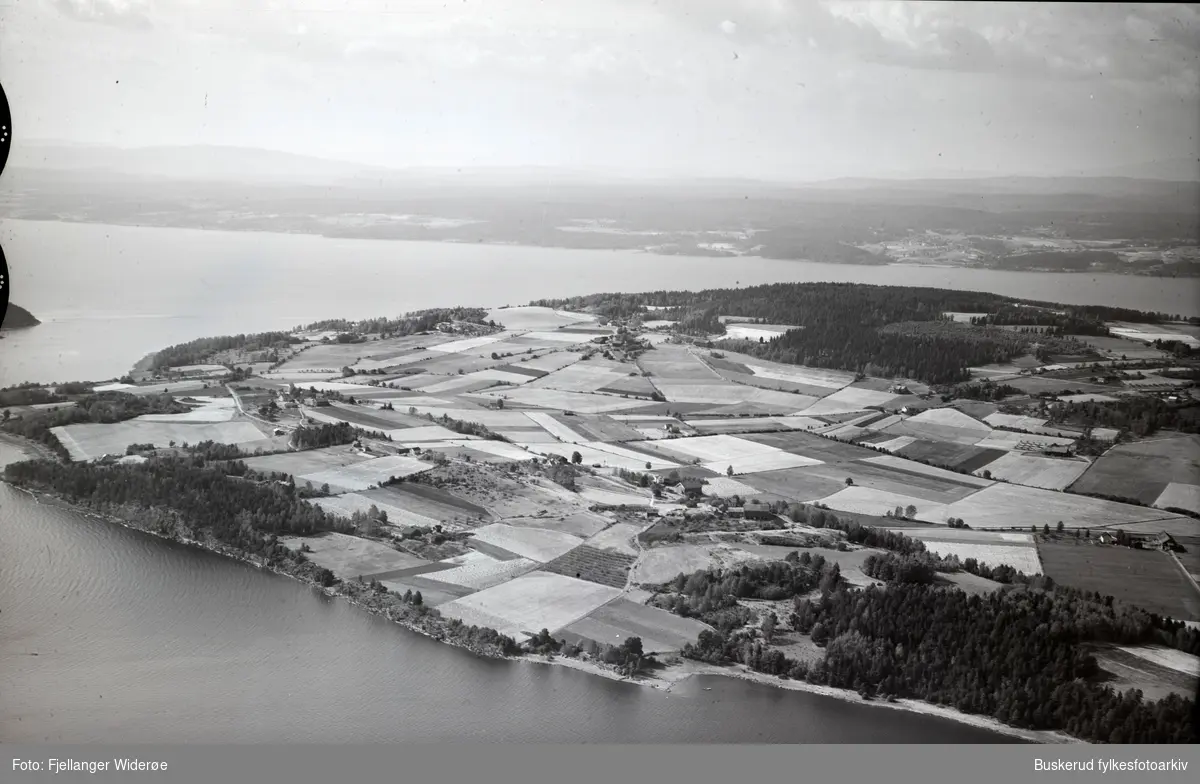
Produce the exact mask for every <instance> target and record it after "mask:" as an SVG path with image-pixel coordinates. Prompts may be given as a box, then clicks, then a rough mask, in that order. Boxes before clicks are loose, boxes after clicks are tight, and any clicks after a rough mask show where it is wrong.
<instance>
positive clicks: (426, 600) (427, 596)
mask: <svg viewBox="0 0 1200 784" xmlns="http://www.w3.org/2000/svg"><path fill="white" fill-rule="evenodd" d="M380 582H381V583H383V585H384V587H386V588H387V589H388V590H389V591H391V592H392V593H397V594H403V593H404V592H405V591H413V592H414V593H415V592H417V591H420V592H421V601H422V603H423V604H426V605H428V606H430V607H437V606H438V605H439V604H445V603H446V602H452V601H454V600H455V599H461V598H462V597H464V596H466V595H468V594H471V593H474V591H472V590H471V589H470V588H464V587H463V586H461V585H453V584H451V583H440V582H437V581H435V580H430V579H428V578H426V577H401V578H399V579H396V580H380Z"/></svg>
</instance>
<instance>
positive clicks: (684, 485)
mask: <svg viewBox="0 0 1200 784" xmlns="http://www.w3.org/2000/svg"><path fill="white" fill-rule="evenodd" d="M677 486H678V487H679V489H680V491H681V492H683V493H685V494H687V495H691V494H693V493H696V494H699V493H703V492H704V480H703V479H701V478H700V477H698V476H685V477H684V478H683V479H680V480H679V484H678V485H677Z"/></svg>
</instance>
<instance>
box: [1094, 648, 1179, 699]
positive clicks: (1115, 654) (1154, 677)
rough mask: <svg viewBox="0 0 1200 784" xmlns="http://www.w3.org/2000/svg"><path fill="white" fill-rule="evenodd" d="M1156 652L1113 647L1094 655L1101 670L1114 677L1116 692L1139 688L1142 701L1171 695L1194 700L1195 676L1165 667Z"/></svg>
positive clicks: (1110, 683) (1145, 649)
mask: <svg viewBox="0 0 1200 784" xmlns="http://www.w3.org/2000/svg"><path fill="white" fill-rule="evenodd" d="M1155 650H1157V649H1154V648H1134V647H1118V646H1113V647H1107V648H1101V649H1100V650H1098V651H1096V652H1095V656H1096V662H1097V663H1098V664H1099V665H1100V667H1101V668H1103V669H1104V670H1105V671H1106V672H1108V673H1111V675H1112V676H1113V678H1112V680H1111V681H1110V682H1109V685H1110V686H1112V688H1113V689H1115V690H1118V691H1128V690H1129V689H1140V690H1141V692H1142V695H1143V698H1144V699H1146V700H1148V701H1151V700H1160V699H1163V698H1164V697H1167V696H1169V695H1172V694H1176V695H1178V696H1180V697H1182V698H1184V699H1194V698H1195V694H1196V675H1194V674H1191V673H1187V672H1181V671H1179V670H1176V669H1173V668H1171V667H1167V666H1164V665H1163V664H1162V663H1161V662H1160V661H1156V657H1154V655H1153V652H1154V651H1155ZM1144 652H1148V653H1150V656H1149V657H1147V656H1146V655H1145V653H1144ZM1173 652H1174V651H1173ZM1182 655H1184V656H1186V655H1187V654H1182Z"/></svg>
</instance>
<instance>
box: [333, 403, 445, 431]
mask: <svg viewBox="0 0 1200 784" xmlns="http://www.w3.org/2000/svg"><path fill="white" fill-rule="evenodd" d="M321 413H323V414H328V415H329V416H331V417H334V418H335V419H340V420H342V421H343V422H349V423H350V424H352V425H358V426H360V427H364V428H368V429H371V430H399V429H400V428H405V427H423V426H425V425H428V424H429V420H427V419H421V418H420V417H415V416H410V415H408V414H402V413H400V412H391V411H389V412H387V414H385V415H382V416H379V415H376V414H374V413H372V412H370V411H364V410H363V409H360V408H343V407H341V406H329V407H328V408H322V409H321Z"/></svg>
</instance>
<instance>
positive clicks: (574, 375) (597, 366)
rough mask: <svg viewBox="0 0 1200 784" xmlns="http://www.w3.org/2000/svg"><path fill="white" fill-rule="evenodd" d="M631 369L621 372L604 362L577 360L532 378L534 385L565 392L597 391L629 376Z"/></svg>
mask: <svg viewBox="0 0 1200 784" xmlns="http://www.w3.org/2000/svg"><path fill="white" fill-rule="evenodd" d="M628 377H629V371H625V372H623V373H622V372H621V371H619V370H616V369H614V368H612V367H606V366H605V364H604V363H601V362H596V361H595V360H593V361H590V362H576V363H575V364H574V365H571V366H569V367H565V368H563V369H562V370H558V371H555V372H553V373H550V374H549V375H546V376H542V377H541V378H539V379H536V380H534V379H532V378H531V379H530V382H531V383H532V385H533V386H534V387H538V388H544V389H560V390H562V391H564V392H595V391H596V390H597V389H600V388H601V387H604V386H608V385H609V384H612V383H615V382H617V381H620V380H621V379H624V378H628Z"/></svg>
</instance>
